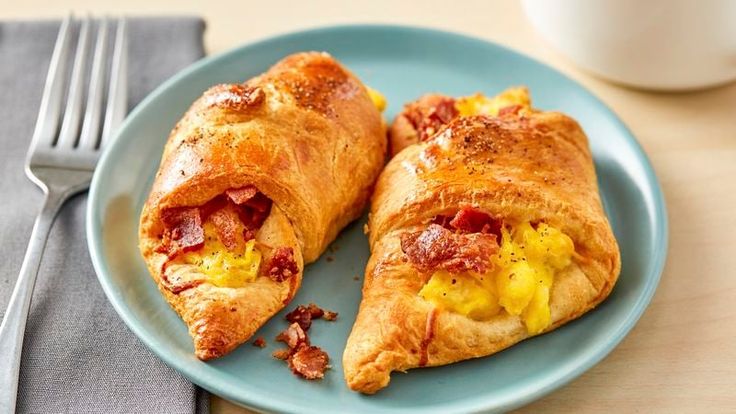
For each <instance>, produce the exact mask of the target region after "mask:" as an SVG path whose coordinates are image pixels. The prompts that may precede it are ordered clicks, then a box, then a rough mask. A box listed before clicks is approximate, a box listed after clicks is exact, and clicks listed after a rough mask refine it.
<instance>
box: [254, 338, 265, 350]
mask: <svg viewBox="0 0 736 414" xmlns="http://www.w3.org/2000/svg"><path fill="white" fill-rule="evenodd" d="M253 346H257V347H259V348H265V347H266V340H265V339H263V338H262V337H260V336H259V337H258V338H256V340H255V341H253Z"/></svg>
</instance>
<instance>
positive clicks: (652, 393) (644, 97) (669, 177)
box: [0, 0, 736, 414]
mask: <svg viewBox="0 0 736 414" xmlns="http://www.w3.org/2000/svg"><path fill="white" fill-rule="evenodd" d="M49 3H50V2H47V1H44V0H26V1H23V2H20V1H14V2H6V3H5V4H4V5H3V6H2V8H0V18H9V17H13V18H14V17H22V18H33V17H41V16H46V17H60V16H62V15H63V14H65V13H66V12H67V11H68V10H70V9H73V10H75V11H77V12H85V11H91V12H95V13H103V12H104V13H125V14H156V13H159V14H160V13H168V14H171V13H194V14H198V15H202V16H204V17H205V18H206V20H207V24H208V28H207V32H206V37H205V41H206V45H207V50H208V52H209V53H216V52H220V51H223V50H225V49H228V48H231V47H234V46H237V45H240V44H243V43H246V42H249V41H252V40H256V39H260V38H263V37H266V36H269V35H272V34H276V33H282V32H286V31H292V30H296V29H301V28H307V27H315V26H321V25H327V24H335V23H354V22H371V23H375V22H383V23H402V24H412V25H421V26H430V27H436V28H440V29H446V30H452V31H457V32H461V33H466V34H470V35H474V36H477V37H480V38H484V39H489V40H493V41H496V42H498V43H501V44H504V45H507V46H509V47H512V48H514V49H517V50H520V51H522V52H524V53H526V54H529V55H531V56H534V57H536V58H538V59H539V60H542V61H544V62H547V63H548V64H550V65H552V66H554V67H556V68H558V69H559V70H561V71H562V72H564V73H566V74H568V75H570V76H571V77H573V78H575V79H577V80H578V81H580V82H581V83H582V84H583V85H585V86H586V87H588V88H589V89H590V90H592V91H593V92H594V93H595V94H596V95H597V96H599V97H600V98H601V99H602V100H603V101H605V102H606V103H607V104H608V105H609V106H610V107H611V108H612V109H613V111H614V112H616V113H617V114H618V115H619V116H620V117H621V118H622V119H623V121H624V122H625V123H626V124H627V125H628V126H629V127H630V128H631V130H632V131H633V132H634V135H635V136H636V137H637V138H638V140H639V142H641V144H642V146H643V147H644V149H645V151H646V152H647V154H648V155H649V157H650V159H651V161H652V163H653V164H654V167H655V170H656V172H657V175H658V177H659V180H660V183H661V184H662V187H663V189H664V193H665V198H666V200H667V206H668V209H669V224H670V240H669V243H670V244H669V246H670V247H669V258H668V261H667V266H666V268H665V272H664V275H663V276H662V281H661V283H660V285H659V288H658V289H657V293H656V295H655V296H654V300H653V302H652V304H651V306H650V307H649V308H648V310H647V311H646V312H645V314H644V316H643V317H642V319H641V321H640V322H639V323H638V325H637V326H636V327H635V328H634V330H633V331H632V332H631V333H630V334H629V336H628V337H627V338H626V339H625V340H624V341H623V342H622V343H621V345H619V346H618V347H617V348H616V349H615V350H614V351H613V352H612V353H611V354H610V355H609V356H608V357H607V358H606V359H605V360H604V361H603V362H601V363H600V364H598V365H597V366H596V367H594V368H593V369H591V370H590V371H588V372H587V373H586V374H584V375H582V376H581V377H580V378H578V379H577V380H575V381H573V382H572V383H571V384H569V385H568V386H566V387H564V388H563V389H561V390H559V391H557V392H554V393H552V394H551V395H549V396H547V397H545V398H543V399H541V400H539V401H537V402H535V403H533V404H532V405H530V406H527V407H525V408H524V409H522V410H519V412H524V413H540V412H551V413H557V412H571V411H574V412H611V411H614V412H647V413H652V412H656V413H670V412H709V413H711V412H736V389H735V388H736V208H735V207H734V206H736V84H730V85H727V86H723V87H720V88H716V89H711V90H705V91H701V92H692V93H679V94H668V93H649V92H642V91H636V90H631V89H625V88H622V87H619V86H615V85H612V84H609V83H606V82H604V81H602V80H599V79H597V78H595V77H592V76H590V75H588V74H586V73H584V72H581V71H580V70H579V69H577V68H576V67H574V66H573V65H572V64H571V63H569V62H568V61H567V60H566V59H565V58H563V57H561V56H560V55H558V54H557V53H556V52H555V51H553V50H551V48H550V47H549V46H548V45H547V44H545V42H544V41H543V40H542V39H541V38H540V37H539V36H538V35H537V34H536V33H535V32H534V30H533V29H532V28H531V26H530V25H529V24H528V23H527V21H526V20H525V17H524V15H523V12H522V10H521V7H520V5H519V4H518V3H517V2H515V1H512V0H502V1H474V2H464V3H463V4H462V5H460V2H458V1H434V0H433V1H423V2H417V3H414V4H402V5H399V4H394V3H398V2H391V1H384V0H374V1H370V2H360V3H361V4H360V5H358V4H357V2H356V4H348V3H349V2H340V3H337V2H334V3H333V2H327V1H303V2H294V3H293V4H289V5H288V6H286V5H285V4H284V3H282V2H276V1H271V2H263V1H259V2H248V1H217V0H208V1H206V2H196V1H183V0H165V1H154V0H127V1H126V2H115V4H112V2H110V4H102V2H99V4H98V2H97V1H94V0H67V1H65V2H63V3H64V4H61V3H62V2H58V3H55V4H49ZM212 407H213V413H215V414H236V413H239V414H242V413H246V412H247V411H245V410H242V409H240V408H237V407H235V406H234V405H232V404H230V403H228V402H226V401H224V400H221V399H219V398H216V397H215V398H213V400H212Z"/></svg>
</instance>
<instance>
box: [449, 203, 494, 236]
mask: <svg viewBox="0 0 736 414" xmlns="http://www.w3.org/2000/svg"><path fill="white" fill-rule="evenodd" d="M448 224H449V226H450V227H451V228H454V229H456V230H460V231H461V232H465V233H490V234H495V235H496V237H498V238H500V237H501V221H500V220H494V219H493V218H492V217H491V216H490V215H488V214H486V213H484V212H482V211H480V210H476V209H474V208H472V207H463V208H462V209H461V210H460V211H458V212H457V214H455V217H453V218H452V220H450V221H449V222H448ZM443 227H447V226H443Z"/></svg>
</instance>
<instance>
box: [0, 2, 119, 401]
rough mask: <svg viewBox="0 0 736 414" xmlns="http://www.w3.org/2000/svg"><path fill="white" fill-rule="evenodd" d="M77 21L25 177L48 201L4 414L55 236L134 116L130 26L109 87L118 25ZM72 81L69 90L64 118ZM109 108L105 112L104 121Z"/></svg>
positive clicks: (17, 322) (12, 313) (2, 389)
mask: <svg viewBox="0 0 736 414" xmlns="http://www.w3.org/2000/svg"><path fill="white" fill-rule="evenodd" d="M77 23H78V22H77V21H76V20H75V19H74V18H73V17H72V16H69V17H67V18H66V19H64V21H63V22H62V24H61V28H60V30H59V35H58V37H57V39H56V46H55V47H54V53H53V55H52V57H51V64H50V65H49V73H48V75H47V77H46V86H45V88H44V91H43V97H42V99H41V108H40V111H39V114H38V120H37V121H36V129H35V131H34V133H33V141H32V142H31V146H30V148H29V150H28V155H27V157H26V164H25V170H26V175H27V176H28V178H30V179H31V181H33V182H34V183H36V185H38V186H39V187H41V190H43V192H44V193H45V195H46V196H45V200H44V204H43V208H42V209H41V212H40V214H39V215H38V217H37V218H36V222H35V224H34V225H33V232H32V233H31V239H30V241H29V242H28V249H27V250H26V255H25V257H24V258H23V265H22V266H21V268H20V274H19V276H18V280H17V282H16V283H15V288H14V289H13V295H12V296H11V298H10V303H9V304H8V309H7V310H6V312H5V317H4V318H3V322H2V325H0V413H12V412H14V411H15V403H16V397H17V393H18V373H19V370H20V356H21V351H22V348H23V334H24V332H25V326H26V320H27V318H28V311H29V308H30V305H31V296H32V294H33V287H34V285H35V283H36V275H37V274H38V268H39V264H40V262H41V256H42V254H43V250H44V248H45V246H46V240H47V238H48V234H49V230H50V229H51V226H52V224H53V222H54V219H55V218H56V215H57V213H58V211H59V209H60V208H61V206H62V205H63V204H64V202H65V201H66V200H68V199H69V197H71V196H72V195H74V194H76V193H79V192H81V191H84V190H86V189H87V188H89V183H90V179H91V178H92V172H93V171H94V168H95V165H96V164H97V159H98V157H99V154H100V150H101V149H102V147H104V146H105V144H106V143H107V141H108V140H109V138H110V135H111V133H112V131H114V130H115V129H116V127H117V126H118V125H119V124H120V122H121V121H122V120H123V118H124V117H125V113H126V110H127V93H126V89H127V85H126V60H127V52H126V29H125V20H124V19H117V22H116V26H117V27H116V29H115V32H116V33H115V39H114V47H113V53H112V65H111V70H110V73H109V81H108V82H107V88H106V87H105V86H106V78H108V76H107V67H108V64H107V62H108V60H109V59H108V55H109V53H108V49H109V47H108V31H109V30H111V29H110V26H111V23H110V22H109V21H108V19H101V20H99V21H94V20H93V19H91V18H90V17H87V18H85V19H83V20H81V22H79V23H78V24H77ZM77 25H78V26H79V36H78V40H77V46H76V51H75V52H74V63H73V65H72V69H71V77H70V79H69V80H68V82H66V77H67V75H66V73H67V70H66V66H67V61H68V60H69V59H68V57H69V54H70V53H71V52H70V43H72V39H71V37H72V31H73V29H74V26H77ZM95 26H96V27H97V30H96V32H97V35H96V41H95V45H94V55H93V57H92V67H91V70H89V72H90V74H89V83H88V84H87V85H88V87H87V88H86V89H87V100H86V104H85V103H84V93H85V83H84V82H85V78H87V76H86V72H87V71H88V70H87V67H88V58H87V57H88V55H89V51H90V50H89V49H91V37H92V35H93V34H92V32H93V31H94V29H95ZM66 83H68V90H67V93H66V105H65V106H64V107H63V118H62V116H61V114H62V103H63V101H64V92H65V84H66ZM105 89H107V96H105V95H106V91H105ZM105 98H107V99H105ZM83 105H84V117H83V118H82V110H83ZM103 106H106V110H105V114H104V120H103V119H102V110H103ZM80 127H81V129H80ZM100 127H102V128H100Z"/></svg>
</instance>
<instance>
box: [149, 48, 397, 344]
mask: <svg viewBox="0 0 736 414" xmlns="http://www.w3.org/2000/svg"><path fill="white" fill-rule="evenodd" d="M385 152H386V136H385V125H384V122H383V120H382V118H381V115H380V113H379V112H378V110H377V109H376V108H375V106H374V105H373V104H372V102H371V100H370V98H369V96H368V93H367V91H366V88H365V86H364V85H363V84H362V83H361V82H360V80H358V79H357V78H356V77H355V76H354V75H353V74H351V73H350V72H349V71H348V70H346V69H345V68H344V67H342V66H341V65H340V64H339V63H338V62H337V61H336V60H335V59H333V58H332V57H331V56H329V55H328V54H326V53H317V52H311V53H298V54H295V55H291V56H289V57H287V58H285V59H283V60H282V61H280V62H279V63H277V64H276V65H275V66H273V67H272V68H271V69H270V70H269V71H267V72H266V73H264V74H262V75H260V76H257V77H255V78H252V79H250V80H248V81H247V82H245V83H244V84H228V85H218V86H215V87H212V88H211V89H209V90H208V91H206V92H205V93H204V94H203V95H202V97H200V98H199V99H197V100H196V101H195V102H194V104H193V105H192V106H191V108H190V109H189V110H188V111H187V113H186V114H185V115H184V117H183V118H182V119H181V120H180V121H179V122H178V123H177V125H176V127H175V128H174V130H173V131H172V132H171V135H170V137H169V139H168V142H167V143H166V146H165V148H164V151H163V157H162V160H161V165H160V168H159V171H158V173H157V174H156V178H155V181H154V183H153V188H152V189H151V192H150V195H149V197H148V200H147V201H146V203H145V206H144V208H143V211H142V213H141V220H140V232H139V241H140V243H139V244H140V251H141V253H142V255H143V257H144V259H145V261H146V263H147V265H148V268H149V270H150V272H151V275H152V276H153V278H154V280H156V281H157V283H158V286H159V289H160V290H161V292H162V293H163V295H164V297H165V298H166V300H167V301H168V302H169V303H170V304H171V306H172V307H173V308H174V309H175V310H176V312H177V313H178V314H179V315H180V316H181V317H182V319H183V320H184V322H186V324H187V326H188V327H189V332H190V334H191V336H192V338H193V340H194V347H195V352H196V355H197V356H198V357H199V358H201V359H210V358H214V357H218V356H221V355H224V354H226V353H228V352H229V351H231V350H232V349H233V348H235V347H236V346H237V345H239V344H241V343H243V342H244V341H246V340H247V339H248V338H249V337H250V336H251V335H252V334H253V333H254V332H255V330H256V329H258V327H260V326H261V325H262V324H263V323H264V322H265V321H266V320H268V318H270V317H271V316H273V315H274V314H275V313H276V312H278V310H280V309H282V308H283V307H284V305H285V304H286V303H288V301H289V300H290V299H291V297H293V294H294V291H295V289H296V288H297V287H298V286H299V283H300V282H301V277H302V271H303V267H304V264H305V263H309V262H312V261H314V260H316V259H317V257H318V256H319V255H320V254H321V253H322V252H323V251H324V249H325V248H326V247H327V245H328V244H329V243H330V242H331V241H332V240H333V239H334V238H335V236H336V235H337V233H338V232H339V231H340V230H341V229H342V228H343V227H344V226H345V225H346V224H348V223H349V222H350V221H352V220H354V219H355V218H357V217H358V216H359V215H360V214H361V212H362V210H363V208H364V206H365V204H366V203H367V199H368V197H369V194H370V192H371V189H372V188H373V184H374V181H375V178H376V177H377V176H378V173H379V172H380V169H381V167H382V166H383V162H384V158H385ZM247 185H254V186H255V187H257V189H258V190H259V191H260V192H261V193H263V194H265V195H266V196H267V197H268V198H269V199H270V200H272V202H273V207H272V209H271V213H270V215H269V217H268V218H267V219H266V221H265V222H264V224H263V226H262V227H261V229H260V230H258V233H257V234H256V240H257V241H258V242H259V245H261V246H264V245H265V246H272V247H279V246H285V247H292V248H293V250H294V252H295V254H294V256H295V260H296V262H297V265H298V268H299V272H298V274H297V275H295V276H294V277H292V280H291V281H286V282H283V283H278V282H274V281H273V280H270V279H268V278H266V277H258V278H257V280H256V281H255V282H252V283H248V284H247V285H246V286H245V287H242V288H223V287H217V286H214V285H212V284H210V283H207V282H205V283H201V284H199V285H197V286H195V287H192V288H190V289H187V290H184V291H182V292H180V293H178V294H177V293H172V292H171V291H170V290H168V289H167V288H166V287H165V286H164V284H162V281H161V269H162V266H163V263H164V262H166V255H165V254H162V253H158V252H157V246H158V245H159V244H160V243H161V237H162V233H163V231H164V224H163V222H162V220H161V212H162V211H163V210H165V209H169V208H174V207H183V206H201V205H203V204H205V203H206V202H207V201H209V200H211V199H213V198H214V197H216V196H218V195H221V194H223V193H224V192H225V191H227V190H228V189H234V188H235V189H237V188H241V187H244V186H247ZM270 254H271V252H270V249H269V248H268V247H267V248H265V252H264V262H267V261H268V259H269V255H270ZM180 270H181V269H180ZM181 271H190V272H196V268H194V267H192V268H191V269H184V270H181ZM195 276H196V275H195Z"/></svg>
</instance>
